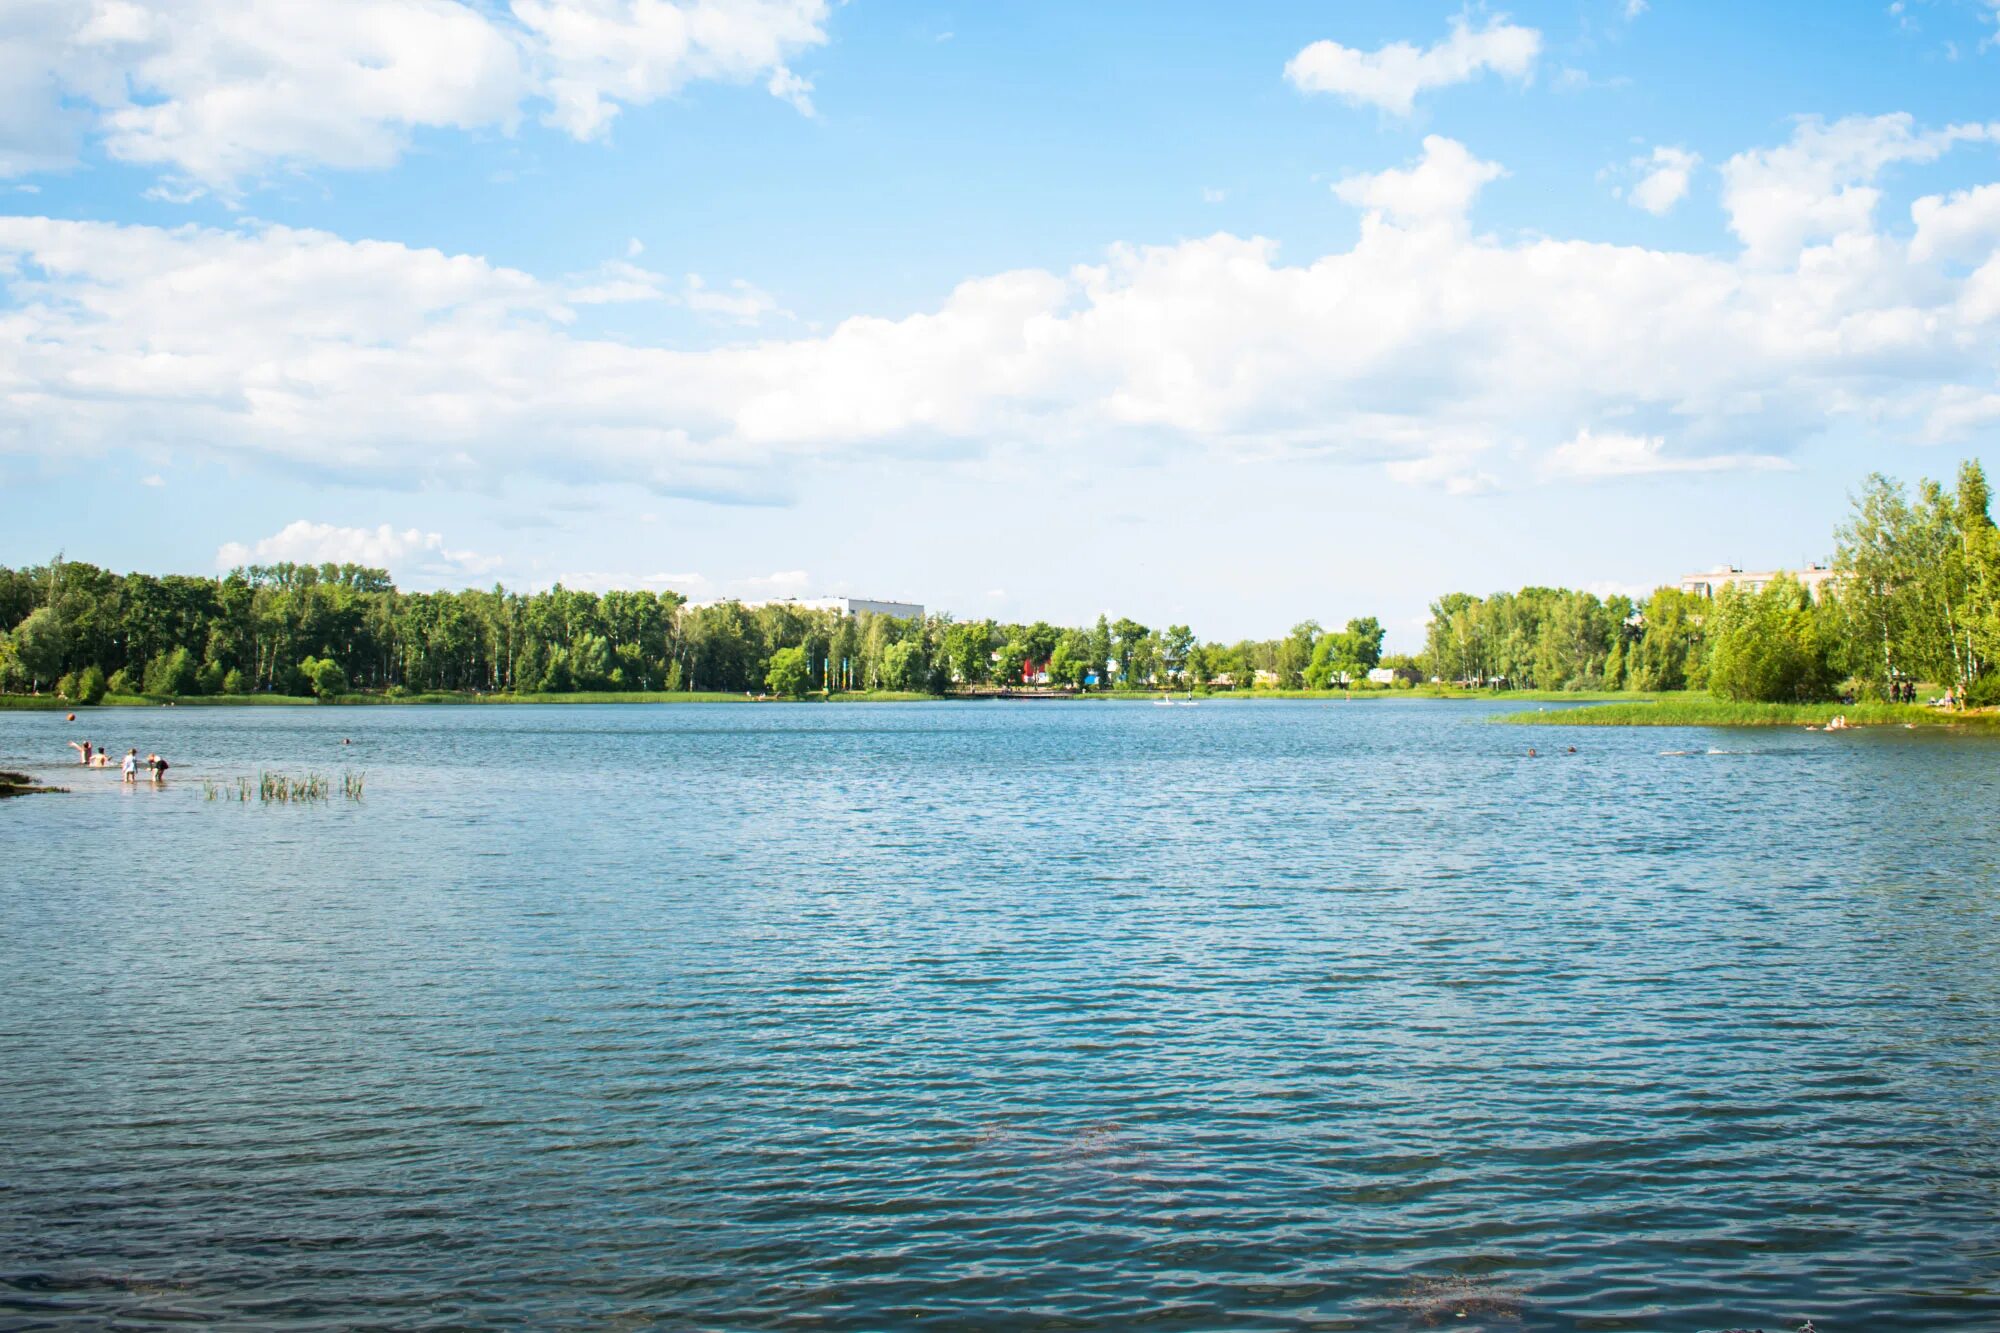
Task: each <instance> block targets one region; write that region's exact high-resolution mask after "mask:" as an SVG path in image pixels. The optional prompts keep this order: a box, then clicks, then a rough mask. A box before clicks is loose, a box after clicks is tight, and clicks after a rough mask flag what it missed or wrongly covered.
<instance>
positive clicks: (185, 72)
mask: <svg viewBox="0 0 2000 1333" xmlns="http://www.w3.org/2000/svg"><path fill="white" fill-rule="evenodd" d="M826 17H827V5H826V3H825V0H514V3H513V4H512V6H511V9H502V8H501V7H500V6H498V5H497V4H483V3H475V2H474V0H340V2H339V3H337V4H331V3H309V2H303V0H301V2H284V3H274V2H273V0H13V2H12V3H11V4H9V5H7V6H5V7H4V13H0V174H19V173H21V172H25V171H34V170H44V169H49V168H53V167H59V166H62V165H65V164H67V163H69V162H70V161H72V160H74V157H75V154H76V151H77V147H78V144H79V142H80V141H81V139H82V138H83V137H84V136H85V135H86V134H93V135H95V136H96V137H98V138H99V139H100V140H101V141H102V142H103V144H104V147H105V150H106V151H107V152H108V153H110V154H111V155H112V156H113V157H116V158H119V159H122V160H124V161H128V162H135V163H140V164H143V165H148V166H156V167H160V168H163V169H166V170H168V171H170V172H171V173H173V174H175V175H177V176H180V177H184V178H186V179H187V180H190V181H193V182H197V183H199V184H201V185H204V186H207V187H209V188H215V189H229V188H231V187H233V186H235V185H236V184H237V183H239V182H241V181H243V180H245V179H248V178H253V177H256V176H259V175H261V174H264V173H266V172H268V171H270V170H272V169H274V168H284V167H290V166H331V167H336V168H347V169H360V168H371V167H381V166H386V165H388V164H390V163H393V162H394V161H395V160H396V159H397V158H398V157H399V156H400V155H401V154H402V152H403V151H404V149H405V148H406V147H407V145H408V142H409V138H410V136H411V134H412V133H413V132H415V131H418V130H425V129H449V130H500V131H507V130H511V129H512V128H513V126H514V124H515V123H516V121H517V120H518V119H519V118H520V116H521V114H522V111H523V108H524V107H527V106H531V105H536V104H539V105H541V106H543V107H544V108H545V119H547V120H549V121H550V122H551V123H553V124H556V125H558V126H560V127H561V128H563V129H564V130H566V131H567V132H569V133H570V134H572V135H574V136H576V137H577V138H591V137H596V136H598V135H601V134H602V133H603V132H604V131H605V130H606V129H607V128H608V126H609V125H610V123H611V121H612V119H613V118H614V117H615V116H616V115H617V114H618V110H619V108H620V107H621V106H627V105H629V106H639V105H645V104H647V103H650V102H653V101H657V100H659V99H661V98H664V97H669V96H672V95H674V94H675V93H677V92H679V91H680V90H681V89H682V88H683V87H685V86H686V85H687V84H689V83H691V82H695V81H701V80H719V81H724V82H734V83H744V82H750V81H754V80H758V79H762V80H763V81H764V82H765V86H766V87H767V89H768V90H769V91H770V92H771V94H772V95H773V96H776V97H780V98H783V99H785V100H787V101H790V102H792V103H793V104H794V105H796V106H798V107H800V109H801V110H805V111H808V112H809V111H810V102H809V100H808V97H807V94H808V93H809V91H810V88H811V85H810V84H809V83H807V82H806V81H805V80H804V79H802V78H800V77H799V76H798V75H796V74H794V73H793V72H792V71H791V69H790V68H789V66H788V65H787V63H786V62H787V61H788V60H790V59H792V58H793V57H795V56H796V55H797V54H799V53H801V52H803V51H805V50H808V49H810V48H811V47H813V46H816V45H819V44H820V43H822V42H824V41H825V40H826V30H825V23H826ZM182 193H183V194H184V193H185V190H183V191H182Z"/></svg>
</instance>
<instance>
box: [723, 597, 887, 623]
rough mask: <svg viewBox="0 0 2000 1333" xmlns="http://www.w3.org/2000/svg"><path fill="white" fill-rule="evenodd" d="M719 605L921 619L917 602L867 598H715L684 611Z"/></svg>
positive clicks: (750, 609) (750, 608)
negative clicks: (772, 607)
mask: <svg viewBox="0 0 2000 1333" xmlns="http://www.w3.org/2000/svg"><path fill="white" fill-rule="evenodd" d="M723 602H741V604H742V606H743V609H744V610H746V611H754V610H756V609H757V608H758V607H760V606H789V607H792V608H793V609H794V610H799V611H834V612H837V613H839V614H840V615H843V616H858V615H860V614H861V613H862V612H863V611H866V612H868V613H869V614H870V615H877V616H893V617H895V618H896V619H897V620H922V619H923V618H924V608H923V603H921V602H881V601H876V600H875V599H873V598H870V597H765V598H760V599H757V600H754V601H752V600H744V599H742V598H737V597H717V598H713V599H711V600H709V601H706V602H689V603H688V609H689V610H691V611H698V610H700V609H701V608H702V607H704V606H719V605H721V604H722V603H723Z"/></svg>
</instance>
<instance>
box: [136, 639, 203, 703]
mask: <svg viewBox="0 0 2000 1333" xmlns="http://www.w3.org/2000/svg"><path fill="white" fill-rule="evenodd" d="M194 692H195V665H194V654H192V653H190V652H189V651H188V650H187V649H185V648H174V649H171V650H169V651H166V652H162V653H159V654H157V655H155V656H154V658H153V660H152V661H150V662H148V663H147V664H146V693H148V694H152V695H166V696H172V695H183V694H193V693H194Z"/></svg>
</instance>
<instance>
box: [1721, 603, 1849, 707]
mask: <svg viewBox="0 0 2000 1333" xmlns="http://www.w3.org/2000/svg"><path fill="white" fill-rule="evenodd" d="M1713 618H1714V625H1713V627H1712V629H1711V630H1710V641H1711V648H1710V660H1709V667H1708V688H1709V691H1710V693H1712V694H1714V695H1715V696H1716V697H1717V698H1719V699H1732V700H1739V701H1754V702H1762V703H1811V702H1814V701H1816V700H1820V699H1826V698H1830V697H1832V694H1833V687H1834V683H1835V680H1834V672H1833V669H1832V665H1831V654H1830V651H1829V650H1830V648H1831V646H1832V645H1831V644H1830V643H1829V642H1828V641H1827V638H1826V636H1825V635H1824V633H1823V631H1822V628H1821V626H1820V624H1819V617H1818V614H1817V609H1816V608H1815V606H1814V605H1813V600H1812V594H1811V593H1809V592H1808V591H1807V590H1806V588H1805V586H1804V585H1803V584H1801V583H1799V581H1798V580H1796V579H1794V578H1791V577H1789V576H1786V575H1781V576H1779V577H1778V578H1775V579H1773V580H1772V581H1771V582H1770V583H1769V584H1767V585H1766V586H1765V587H1764V588H1763V589H1762V590H1761V591H1759V592H1748V591H1745V590H1742V589H1737V588H1725V589H1723V590H1722V592H1721V593H1720V594H1719V595H1718V596H1717V597H1716V599H1715V609H1714V613H1713Z"/></svg>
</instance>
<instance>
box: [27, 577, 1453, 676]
mask: <svg viewBox="0 0 2000 1333" xmlns="http://www.w3.org/2000/svg"><path fill="white" fill-rule="evenodd" d="M0 627H4V631H0V690H8V691H15V692H20V691H28V692H44V691H49V690H54V691H55V692H57V693H59V694H61V695H62V696H63V697H65V698H70V699H79V700H84V701H87V702H95V701H96V700H97V699H100V698H102V697H103V696H104V695H105V694H107V693H109V694H114V695H155V696H162V697H166V696H190V695H235V694H259V693H268V694H281V695H306V694H317V695H320V696H322V697H331V696H338V695H342V694H348V693H354V692H357V691H369V692H381V693H384V694H388V695H391V696H401V695H411V694H432V693H463V692H480V693H494V694H567V693H573V692H582V691H665V692H678V691H686V692H718V691H720V692H729V693H743V692H759V693H761V692H764V691H767V690H769V691H775V692H778V693H783V694H795V695H803V694H807V693H813V692H819V691H828V692H846V691H866V690H895V691H912V692H922V693H932V694H938V693H944V692H946V691H948V690H952V689H963V688H978V687H991V686H1001V685H1019V684H1021V683H1023V682H1029V681H1032V682H1037V683H1048V684H1053V685H1056V686H1063V687H1068V688H1072V689H1139V688H1168V687H1172V688H1179V687H1181V686H1183V685H1191V684H1199V685H1208V684H1210V683H1213V682H1217V681H1235V680H1241V681H1242V682H1244V683H1245V684H1248V683H1250V682H1252V681H1253V680H1255V679H1256V678H1257V677H1258V674H1259V673H1260V672H1261V673H1263V676H1264V677H1265V678H1266V679H1267V681H1269V682H1280V681H1281V682H1283V683H1287V684H1290V685H1293V686H1302V685H1306V684H1318V685H1323V684H1327V683H1329V682H1333V681H1337V680H1343V679H1358V678H1359V677H1360V676H1361V675H1363V674H1365V673H1366V672H1367V671H1368V670H1369V669H1371V668H1373V667H1374V666H1375V665H1376V664H1377V663H1378V662H1379V661H1380V660H1381V655H1382V654H1381V645H1382V627H1381V625H1380V624H1379V622H1377V621H1376V620H1374V619H1373V618H1367V619H1359V620H1354V621H1350V622H1349V623H1348V625H1347V628H1346V629H1345V630H1341V631H1338V632H1334V633H1324V632H1322V631H1321V630H1320V627H1319V626H1318V625H1317V624H1316V623H1313V622H1307V623H1306V624H1304V625H1301V626H1299V627H1297V628H1296V629H1295V630H1294V631H1293V632H1292V634H1291V635H1289V636H1287V637H1286V638H1285V639H1282V640H1271V641H1267V642H1253V641H1244V642H1242V643H1237V644H1233V645H1229V644H1211V643H1203V642H1202V641H1201V640H1200V639H1198V638H1197V637H1196V635H1195V633H1194V631H1193V630H1191V629H1190V628H1188V627H1187V626H1185V625H1170V626H1168V627H1166V628H1165V629H1161V630H1155V629H1151V628H1149V627H1147V626H1145V625H1141V624H1139V623H1138V622H1136V621H1133V620H1129V619H1124V618H1120V619H1118V620H1116V621H1113V620H1111V619H1109V618H1108V617H1104V616H1100V617H1098V619H1097V621H1096V623H1095V624H1094V625H1091V626H1084V627H1077V628H1061V627H1057V626H1052V625H1049V624H1047V623H1044V622H1040V621H1037V622H1034V623H1032V624H1014V623H1007V622H1001V621H994V620H970V621H958V620H953V619H952V618H950V617H948V616H927V617H923V618H921V619H898V618H895V617H890V616H883V615H875V614H871V613H866V612H863V613H861V614H858V615H854V616H844V615H841V614H839V613H838V612H834V611H826V610H818V609H810V608H805V607H800V606H796V605H791V604H787V603H769V604H765V605H761V606H756V607H748V606H744V605H742V604H741V603H738V602H717V603H710V604H706V605H700V606H693V605H689V604H688V603H687V602H686V601H685V600H684V599H683V598H682V597H680V596H679V595H678V594H677V593H673V592H651V591H629V592H628V591H614V592H606V593H602V594H598V593H593V592H583V591H578V590H574V589H569V588H564V587H562V586H560V585H557V586H556V587H553V588H549V589H547V590H546V591H542V592H534V593H522V592H510V591H508V590H507V589H505V588H502V587H497V586H496V587H494V588H492V589H490V590H478V589H469V590H465V591H459V592H433V593H416V592H404V591H402V590H401V589H398V588H397V587H396V586H395V585H394V584H393V583H392V582H391V581H390V578H389V575H388V573H387V571H385V570H381V569H371V568H366V567H363V566H358V565H351V564H342V565H304V564H274V565H258V566H249V567H245V568H241V569H236V570H232V571H231V572H230V573H228V574H226V575H223V576H221V577H218V578H202V577H190V576H183V575H166V576H163V577H155V576H153V575H150V574H137V573H132V574H116V573H113V572H111V571H109V570H106V569H101V568H99V567H97V566H95V565H90V564H86V563H83V562H81V561H65V560H60V559H58V560H54V561H51V562H50V563H48V564H46V565H40V566H33V567H28V568H22V569H9V568H4V567H0ZM1412 675H1414V669H1412Z"/></svg>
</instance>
